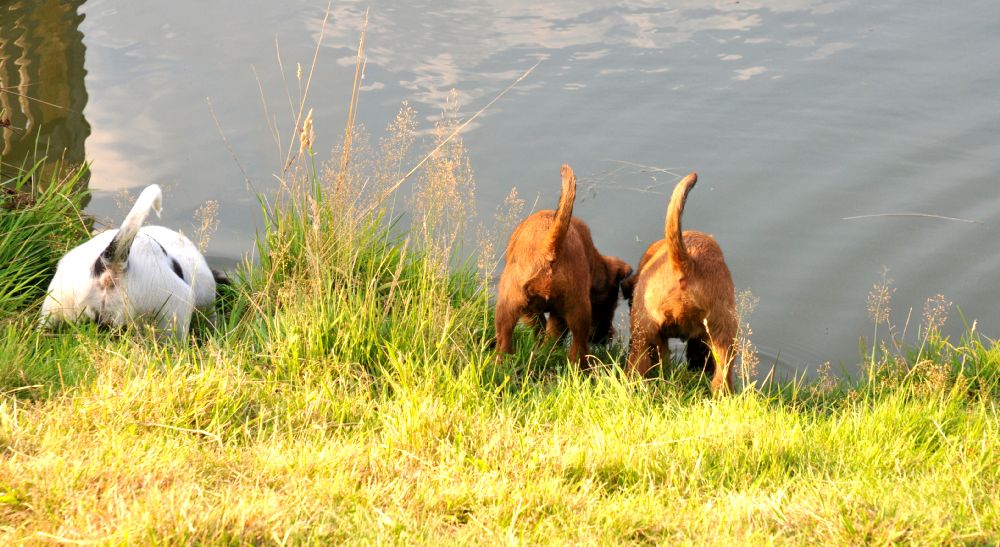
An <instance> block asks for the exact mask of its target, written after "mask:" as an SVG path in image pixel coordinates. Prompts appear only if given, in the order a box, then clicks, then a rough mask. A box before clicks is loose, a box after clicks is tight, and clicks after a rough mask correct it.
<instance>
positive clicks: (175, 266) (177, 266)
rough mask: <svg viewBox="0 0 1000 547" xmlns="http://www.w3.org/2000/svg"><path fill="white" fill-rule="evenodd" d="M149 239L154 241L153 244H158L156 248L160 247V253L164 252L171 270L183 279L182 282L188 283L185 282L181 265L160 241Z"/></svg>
mask: <svg viewBox="0 0 1000 547" xmlns="http://www.w3.org/2000/svg"><path fill="white" fill-rule="evenodd" d="M149 239H152V240H153V243H156V246H157V247H159V248H160V251H162V252H163V256H165V257H167V258H169V259H170V269H171V270H173V271H174V273H175V274H177V277H179V278H181V281H184V282H185V283H187V281H185V280H184V270H183V269H182V268H181V263H180V262H177V259H176V258H174V257H172V256H170V253H168V252H167V249H166V248H165V247H164V246H163V244H161V243H160V242H159V241H156V239H154V238H152V237H150V238H149Z"/></svg>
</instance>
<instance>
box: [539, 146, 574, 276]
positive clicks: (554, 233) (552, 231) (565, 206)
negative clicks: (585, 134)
mask: <svg viewBox="0 0 1000 547" xmlns="http://www.w3.org/2000/svg"><path fill="white" fill-rule="evenodd" d="M559 172H560V174H561V175H562V193H561V194H560V195H559V207H558V208H557V209H556V214H555V218H553V219H552V227H551V228H549V237H548V240H547V241H546V245H545V257H546V259H548V261H549V262H552V261H553V260H555V259H556V252H557V251H558V250H559V247H561V246H562V242H563V240H564V239H566V232H568V231H569V223H570V220H571V219H572V218H573V201H575V200H576V175H574V174H573V169H572V168H570V166H569V165H566V164H563V166H562V168H561V169H560V170H559Z"/></svg>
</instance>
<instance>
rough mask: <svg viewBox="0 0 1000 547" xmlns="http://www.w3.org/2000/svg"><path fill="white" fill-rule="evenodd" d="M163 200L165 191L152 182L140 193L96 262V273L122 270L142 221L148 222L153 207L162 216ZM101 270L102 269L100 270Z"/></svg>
mask: <svg viewBox="0 0 1000 547" xmlns="http://www.w3.org/2000/svg"><path fill="white" fill-rule="evenodd" d="M162 202H163V192H162V191H161V190H160V187H159V185H156V184H150V185H149V186H147V187H146V189H145V190H143V191H142V193H141V194H139V198H138V199H136V200H135V205H133V206H132V210H131V211H129V212H128V214H127V215H125V220H123V221H122V225H121V227H120V228H119V229H118V233H117V234H115V237H114V238H113V239H112V240H111V243H109V244H108V246H107V247H106V248H105V249H104V252H102V253H101V257H100V258H99V259H98V260H97V263H96V264H94V273H95V274H99V273H101V271H103V270H104V269H107V268H112V269H115V270H120V269H121V268H122V266H124V264H125V261H126V260H128V253H129V250H130V249H131V248H132V241H133V240H135V236H136V235H137V234H138V233H139V229H140V228H142V223H143V222H146V217H148V216H149V211H150V210H151V209H152V210H153V211H155V212H156V216H160V208H161V207H162ZM99 270H100V271H99Z"/></svg>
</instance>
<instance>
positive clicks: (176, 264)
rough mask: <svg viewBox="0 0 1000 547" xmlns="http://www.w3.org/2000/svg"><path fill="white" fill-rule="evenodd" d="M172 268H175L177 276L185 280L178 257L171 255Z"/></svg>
mask: <svg viewBox="0 0 1000 547" xmlns="http://www.w3.org/2000/svg"><path fill="white" fill-rule="evenodd" d="M170 268H171V269H173V270H174V273H175V274H177V277H179V278H181V281H184V270H182V269H181V264H180V262H177V259H176V258H174V257H170Z"/></svg>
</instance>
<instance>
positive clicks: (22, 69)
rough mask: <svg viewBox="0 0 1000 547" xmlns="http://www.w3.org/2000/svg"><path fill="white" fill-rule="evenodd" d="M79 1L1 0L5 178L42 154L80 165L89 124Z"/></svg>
mask: <svg viewBox="0 0 1000 547" xmlns="http://www.w3.org/2000/svg"><path fill="white" fill-rule="evenodd" d="M82 4H83V0H72V1H63V0H22V1H13V2H3V3H0V88H2V91H0V110H2V113H0V119H2V120H3V122H4V123H3V125H5V127H4V128H3V148H2V150H0V161H2V164H0V174H2V175H3V178H4V180H6V179H7V178H8V177H10V176H11V175H12V174H13V173H14V172H16V170H17V169H18V168H19V167H21V166H22V165H25V164H27V165H30V164H32V163H33V162H34V161H35V160H36V159H41V158H42V157H43V156H48V158H50V159H59V160H61V162H62V165H63V166H64V168H66V169H72V168H73V167H75V166H78V165H80V164H81V163H83V162H84V161H85V160H86V156H85V153H84V141H85V140H86V139H87V136H88V135H90V124H88V123H87V120H86V119H85V118H84V116H83V109H84V107H85V106H86V104H87V89H86V87H85V85H84V76H85V75H86V70H84V68H83V59H84V52H85V48H84V45H83V33H81V32H80V30H79V26H80V23H81V22H82V21H83V15H81V14H80V13H79V12H78V10H79V8H80V6H81V5H82ZM55 165H56V162H48V164H47V167H46V170H44V171H43V172H42V173H40V174H39V175H37V176H36V180H41V181H46V180H49V178H50V177H51V176H52V174H53V173H52V170H53V169H54V168H55ZM81 185H86V180H83V181H81Z"/></svg>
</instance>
